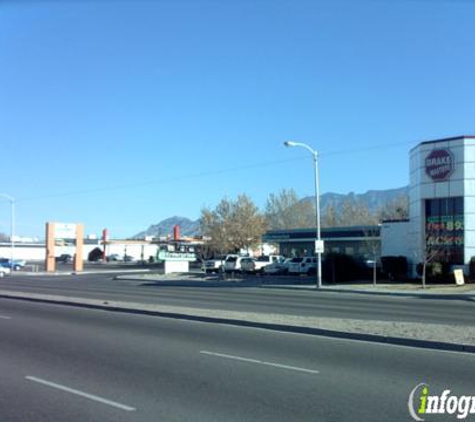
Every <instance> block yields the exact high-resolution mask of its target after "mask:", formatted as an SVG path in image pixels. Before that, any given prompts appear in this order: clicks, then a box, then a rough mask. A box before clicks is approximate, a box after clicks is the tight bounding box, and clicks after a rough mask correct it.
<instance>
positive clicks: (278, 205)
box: [265, 189, 315, 230]
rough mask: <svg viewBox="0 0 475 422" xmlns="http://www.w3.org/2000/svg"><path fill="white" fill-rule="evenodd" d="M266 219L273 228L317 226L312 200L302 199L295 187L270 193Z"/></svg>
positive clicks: (270, 227) (266, 207)
mask: <svg viewBox="0 0 475 422" xmlns="http://www.w3.org/2000/svg"><path fill="white" fill-rule="evenodd" d="M265 219H266V221H267V225H268V227H269V229H271V230H279V229H300V228H309V227H315V207H314V204H313V203H312V201H308V200H301V199H300V198H299V197H298V195H297V194H296V192H295V190H293V189H282V190H281V191H280V192H279V193H278V194H273V193H272V194H270V195H269V197H268V198H267V203H266V206H265Z"/></svg>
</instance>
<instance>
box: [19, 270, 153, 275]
mask: <svg viewBox="0 0 475 422" xmlns="http://www.w3.org/2000/svg"><path fill="white" fill-rule="evenodd" d="M148 272H150V270H149V269H130V270H127V269H125V270H123V269H121V270H119V269H117V270H112V269H111V270H96V271H94V270H86V271H80V272H76V271H55V272H54V273H47V272H46V271H38V272H23V271H22V272H21V273H15V274H14V275H12V276H10V277H16V276H28V277H35V276H36V277H39V276H48V277H55V276H56V277H57V276H67V275H79V276H81V275H91V274H117V273H148Z"/></svg>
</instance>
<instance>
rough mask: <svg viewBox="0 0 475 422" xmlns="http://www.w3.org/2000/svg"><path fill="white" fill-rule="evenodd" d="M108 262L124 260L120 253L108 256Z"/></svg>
mask: <svg viewBox="0 0 475 422" xmlns="http://www.w3.org/2000/svg"><path fill="white" fill-rule="evenodd" d="M106 261H107V262H118V261H122V258H121V257H120V255H119V254H118V253H111V254H110V255H107V256H106Z"/></svg>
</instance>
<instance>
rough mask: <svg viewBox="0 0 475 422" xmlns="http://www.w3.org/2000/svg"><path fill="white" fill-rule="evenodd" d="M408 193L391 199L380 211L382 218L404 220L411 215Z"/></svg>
mask: <svg viewBox="0 0 475 422" xmlns="http://www.w3.org/2000/svg"><path fill="white" fill-rule="evenodd" d="M408 202H409V201H408V198H407V195H401V196H398V197H397V198H395V199H393V200H392V201H389V202H388V203H387V204H386V205H384V206H383V207H382V208H381V209H380V210H379V211H378V214H379V218H380V220H404V219H407V218H408V217H409V203H408Z"/></svg>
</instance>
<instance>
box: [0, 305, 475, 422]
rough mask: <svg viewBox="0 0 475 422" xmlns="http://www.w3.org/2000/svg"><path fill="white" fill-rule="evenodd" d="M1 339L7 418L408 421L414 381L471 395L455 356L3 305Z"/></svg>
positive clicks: (469, 372) (0, 407) (2, 401)
mask: <svg viewBox="0 0 475 422" xmlns="http://www.w3.org/2000/svg"><path fill="white" fill-rule="evenodd" d="M0 336H1V339H2V340H1V343H0V374H1V376H0V391H1V393H0V416H1V417H0V420H2V422H10V421H11V422H13V421H15V422H17V421H22V422H25V421H26V422H27V421H34V422H42V421H45V422H52V421H53V422H54V421H61V422H64V421H81V422H82V421H101V422H104V421H114V422H121V421H219V422H223V421H286V422H288V421H338V422H340V421H365V422H366V421H395V420H397V421H405V420H407V421H409V420H411V419H410V416H409V413H408V410H407V402H408V397H409V393H410V391H411V390H412V389H413V388H414V387H415V386H416V385H417V384H419V383H421V382H426V383H428V384H429V386H430V388H431V391H432V392H434V393H435V392H436V391H437V392H441V391H442V390H443V389H446V388H449V389H451V390H452V391H453V392H454V393H455V394H460V395H461V394H466V395H475V381H474V379H475V377H474V375H475V370H474V369H473V368H474V367H475V356H474V355H467V354H460V353H450V352H440V351H428V350H423V349H411V348H406V347H399V346H390V345H379V344H370V343H364V342H357V341H347V340H337V339H328V338H319V337H315V336H306V335H299V334H289V333H280V332H273V331H266V330H259V329H253V328H244V327H231V326H222V325H214V324H210V323H202V322H191V321H180V320H173V319H166V318H159V317H152V316H144V315H124V314H116V313H111V312H107V311H100V310H88V309H78V308H73V307H67V306H59V305H49V304H40V303H28V302H24V301H16V300H9V299H0ZM427 420H429V418H428V419H427ZM437 420H442V419H437ZM443 420H447V419H443ZM453 420H456V419H455V417H454V418H453Z"/></svg>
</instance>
